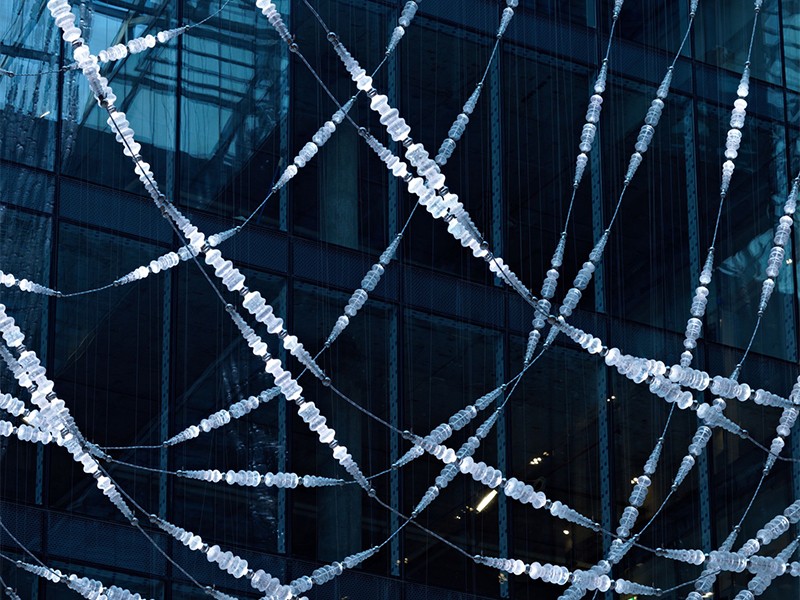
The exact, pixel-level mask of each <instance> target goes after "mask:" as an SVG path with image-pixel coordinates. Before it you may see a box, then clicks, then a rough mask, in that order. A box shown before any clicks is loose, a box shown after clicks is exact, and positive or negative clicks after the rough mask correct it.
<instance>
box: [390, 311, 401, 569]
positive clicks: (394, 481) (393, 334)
mask: <svg viewBox="0 0 800 600" xmlns="http://www.w3.org/2000/svg"><path fill="white" fill-rule="evenodd" d="M401 310H402V309H401V308H395V309H393V310H392V316H391V322H390V324H389V423H391V424H392V426H393V427H397V428H399V427H400V386H399V385H398V380H399V370H400V369H399V367H400V364H399V360H398V342H399V335H398V334H399V328H400V323H399V317H398V314H399V312H400V311H401ZM398 458H400V443H399V439H398V435H397V434H396V433H395V432H393V431H390V432H389V461H390V462H392V463H394V461H396V460H397V459H398ZM389 504H390V505H391V507H392V508H393V509H395V510H400V474H399V473H398V472H397V469H392V471H391V472H390V473H389ZM398 527H400V520H399V519H398V517H397V514H395V513H391V514H390V515H389V531H390V532H394V531H396V530H397V528H398ZM399 538H400V536H398V535H396V536H394V537H393V538H392V541H391V543H390V546H389V554H390V564H391V568H392V575H394V576H395V577H399V576H400V539H399Z"/></svg>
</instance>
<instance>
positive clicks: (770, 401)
mask: <svg viewBox="0 0 800 600" xmlns="http://www.w3.org/2000/svg"><path fill="white" fill-rule="evenodd" d="M759 4H760V3H759ZM265 5H266V3H265ZM268 16H269V17H270V21H271V22H273V21H274V22H273V25H278V24H280V23H281V22H280V21H279V18H278V19H273V18H271V17H273V16H274V14H270V15H268ZM412 16H413V15H412ZM504 16H505V15H504ZM508 20H510V17H508ZM506 25H507V22H506ZM276 28H277V27H276ZM284 28H285V26H284ZM278 30H279V34H280V33H281V30H280V28H278ZM285 33H286V35H281V37H282V38H284V41H286V42H287V43H290V42H289V41H288V40H290V39H291V38H290V37H289V35H288V30H286V32H285ZM65 35H66V30H65ZM101 84H102V82H99V83H98V84H97V85H98V87H102V86H101ZM109 91H110V90H109ZM106 98H107V97H103V100H106ZM101 102H102V101H101ZM114 127H115V128H116V129H117V131H118V135H120V137H122V138H123V139H125V138H126V136H125V135H123V134H122V133H119V132H120V130H124V129H125V128H124V126H120V124H119V123H116V124H115V125H114ZM641 135H642V134H641V132H640V137H641ZM645 137H647V136H645ZM650 137H652V134H650ZM127 142H128V143H127V144H126V146H127V147H128V149H130V147H131V146H132V143H133V137H132V133H131V135H130V139H129V140H127ZM132 154H133V157H134V158H135V154H134V153H132ZM136 162H137V169H139V171H137V174H139V175H140V178H141V179H142V180H143V183H145V185H146V186H147V185H148V184H150V185H151V186H153V188H154V189H155V190H157V187H156V186H155V184H154V181H153V180H152V177H150V175H152V174H151V173H150V174H148V170H147V169H146V168H144V167H143V166H142V165H141V163H140V161H138V160H137V161H136ZM418 162H422V161H418ZM434 162H435V161H434ZM412 166H414V167H415V168H416V169H417V171H418V172H420V170H421V169H420V164H417V165H414V164H412ZM425 166H426V165H425V164H424V163H422V165H421V167H422V168H424V167H425ZM426 179H428V178H427V177H426ZM442 183H443V182H442ZM423 185H425V184H423ZM426 187H428V188H429V189H430V187H431V181H430V180H429V179H428V181H427V185H426ZM434 189H435V188H434ZM149 191H152V190H149ZM448 216H449V215H448ZM467 218H468V217H467ZM452 220H456V221H458V219H457V217H453V219H450V221H452ZM470 223H471V222H470ZM459 225H460V223H459ZM461 227H464V229H465V230H468V229H469V227H466V226H464V225H461ZM472 227H473V228H474V225H473V226H472ZM469 233H470V234H472V232H471V231H470V232H469ZM473 235H474V234H473ZM189 237H190V242H191V234H190V235H189ZM477 239H481V238H480V237H479V236H478V237H477ZM481 245H482V244H481ZM192 247H193V248H194V246H192ZM198 254H199V252H198ZM492 260H494V259H493V258H492ZM495 262H496V261H495ZM498 269H499V272H500V273H502V274H503V276H504V277H505V271H504V270H503V269H502V268H500V267H498ZM229 281H230V280H229ZM362 289H363V288H362ZM767 300H768V298H767ZM356 310H357V309H356ZM241 323H244V321H243V320H242V321H241ZM237 325H239V323H237ZM240 331H242V334H243V337H245V339H247V340H248V343H250V345H251V348H253V349H254V351H255V349H256V348H258V349H261V346H260V344H261V343H262V342H261V340H260V338H258V339H257V336H255V332H254V331H252V329H250V330H248V329H247V325H246V324H244V325H241V326H240ZM281 333H285V332H283V331H282V332H281ZM254 336H255V337H254ZM285 337H288V333H285V335H284V336H282V339H284V338H285ZM248 338H249V339H248ZM251 342H252V343H251ZM320 372H321V371H320ZM663 375H664V374H663V373H661V374H659V373H655V374H653V373H651V374H649V375H648V376H647V377H646V379H647V378H649V377H652V379H651V380H650V384H652V382H653V381H657V377H661V378H662V379H661V380H658V381H663ZM289 377H290V375H289ZM321 379H322V378H321ZM323 381H324V379H323ZM665 389H669V390H672V389H674V388H672V387H669V386H665ZM759 397H760V398H761V399H762V400H764V402H763V404H765V405H770V406H779V407H781V408H783V410H784V416H786V412H785V411H786V410H789V409H792V406H786V404H785V403H786V402H788V401H786V399H782V398H780V397H778V396H776V395H770V394H769V393H768V392H764V393H763V394H761V395H760V396H759V394H758V393H756V396H755V398H756V401H758V400H757V399H758V398H759ZM297 399H298V398H295V400H297ZM676 402H677V400H676ZM305 404H309V403H305ZM303 406H304V404H301V409H302V408H303ZM312 406H313V405H312ZM701 406H702V405H701ZM715 406H718V405H715ZM712 408H713V407H712ZM708 410H711V409H708ZM312 412H313V411H312ZM706 412H708V411H706ZM719 412H720V413H721V410H720V411H719ZM215 414H216V413H215ZM709 414H710V413H709ZM213 416H214V415H212V417H213ZM317 417H320V415H319V414H318V413H317V414H315V415H313V416H311V417H310V418H309V421H311V420H313V419H316V418H317ZM323 418H324V417H323ZM714 418H715V419H716V417H714ZM782 418H783V417H782ZM219 419H223V420H224V417H223V416H222V415H220V416H219ZM717 420H718V419H717ZM213 423H216V421H213ZM213 423H212V421H210V420H209V422H208V423H207V425H208V427H209V430H210V429H212V428H213V427H212V425H213ZM717 424H718V423H717ZM310 426H311V425H310ZM447 450H448V449H444V450H442V449H441V448H437V449H436V450H435V451H436V452H440V453H441V455H442V457H443V458H444V457H445V456H447V457H448V459H449V458H450V454H448V452H447ZM334 451H335V449H334ZM450 452H452V451H450ZM342 453H344V454H346V449H345V450H344V451H341V452H340V454H342ZM775 454H777V453H775ZM342 455H343V454H342ZM687 472H688V469H687ZM496 475H497V474H496V473H492V476H491V478H490V479H491V480H492V481H493V480H494V478H495V477H496ZM484 476H486V473H484V474H483V476H482V478H483V477H484ZM501 479H502V475H501ZM632 593H633V592H632Z"/></svg>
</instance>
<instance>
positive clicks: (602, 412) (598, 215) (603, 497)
mask: <svg viewBox="0 0 800 600" xmlns="http://www.w3.org/2000/svg"><path fill="white" fill-rule="evenodd" d="M601 141H602V140H601V138H600V132H599V131H598V132H597V137H596V139H595V151H594V152H592V153H591V154H590V155H589V160H590V161H591V174H590V176H591V185H592V236H593V237H594V239H595V240H598V239H600V237H601V236H602V235H603V231H604V229H605V225H604V220H603V170H602V169H603V167H602V161H601V158H600V147H601V146H600V142H601ZM605 296H606V294H605V282H604V278H603V264H602V262H601V263H600V264H599V265H597V270H596V271H595V273H594V305H595V311H596V312H598V313H604V312H605V310H606V302H605ZM610 394H611V391H610V389H609V386H608V373H607V372H606V367H605V365H603V364H602V363H601V364H600V365H599V366H598V367H597V397H596V401H597V443H598V446H599V447H598V459H599V463H600V464H599V474H600V524H601V525H602V526H603V529H605V530H606V531H609V530H612V529H613V527H612V512H613V504H612V498H611V444H610V441H609V435H608V432H609V427H610V424H609V412H610V410H609V406H608V398H609V397H610ZM610 548H611V540H610V539H609V538H608V537H606V536H604V537H603V554H604V555H607V554H608V551H609V549H610ZM605 598H606V600H612V598H613V594H612V593H611V591H608V592H606V593H605Z"/></svg>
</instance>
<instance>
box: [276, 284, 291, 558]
mask: <svg viewBox="0 0 800 600" xmlns="http://www.w3.org/2000/svg"><path fill="white" fill-rule="evenodd" d="M291 285H292V279H291V278H287V279H286V284H285V285H284V286H283V289H282V290H281V293H280V296H278V299H277V302H276V305H277V308H278V309H279V314H284V315H288V314H289V312H288V311H289V308H290V306H289V304H290V302H289V301H288V298H289V293H288V288H289V286H291ZM278 353H279V357H280V359H281V362H283V363H284V364H286V351H285V350H284V349H283V348H282V347H280V348H279V350H278ZM287 404H288V402H278V448H279V450H278V470H279V471H281V472H285V471H287V470H288V467H287V462H288V454H289V436H288V435H287V431H288V423H287V420H288V415H287V410H286V405H287ZM287 510H288V508H287V504H286V489H285V488H278V507H277V513H278V514H277V515H276V516H277V522H278V527H277V536H276V538H277V539H276V546H277V548H276V549H277V551H278V553H280V554H286V553H287V552H288V550H287V546H288V543H287V539H286V524H287V522H288V519H287V514H286V513H287Z"/></svg>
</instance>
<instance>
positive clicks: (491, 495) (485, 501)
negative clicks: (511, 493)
mask: <svg viewBox="0 0 800 600" xmlns="http://www.w3.org/2000/svg"><path fill="white" fill-rule="evenodd" d="M495 496H497V490H492V491H490V492H489V493H488V494H486V495H485V496H484V497H483V500H481V501H480V503H478V506H477V508H476V509H475V510H476V511H478V512H481V511H483V509H485V508H486V507H487V506H489V503H490V502H491V501H492V500H494V498H495Z"/></svg>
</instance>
